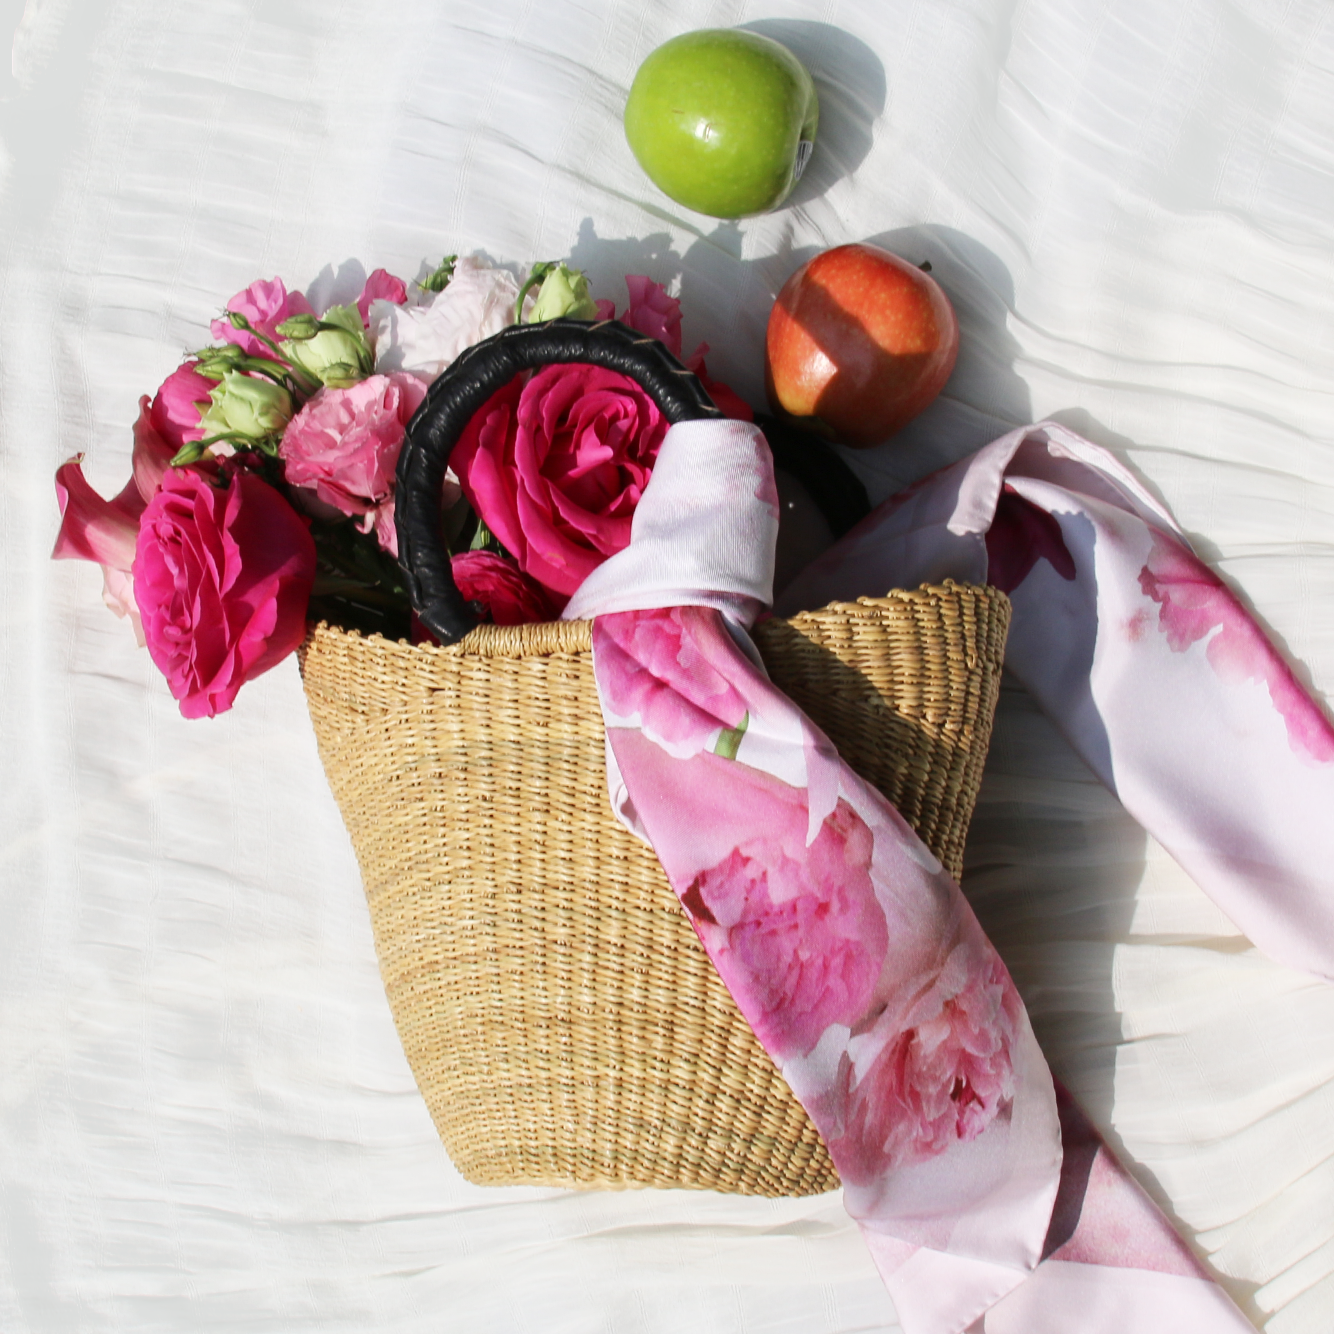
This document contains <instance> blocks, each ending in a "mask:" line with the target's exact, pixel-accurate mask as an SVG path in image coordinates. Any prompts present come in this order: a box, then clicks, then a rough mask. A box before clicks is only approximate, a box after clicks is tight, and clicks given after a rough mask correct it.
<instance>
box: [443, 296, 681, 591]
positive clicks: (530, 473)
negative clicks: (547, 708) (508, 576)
mask: <svg viewBox="0 0 1334 1334" xmlns="http://www.w3.org/2000/svg"><path fill="white" fill-rule="evenodd" d="M446 290H448V289H446ZM666 433H667V422H666V419H665V418H664V417H663V415H662V413H661V412H659V411H658V408H657V405H656V404H655V403H654V402H653V400H652V399H651V398H650V397H649V396H648V395H647V394H646V393H645V392H644V391H643V390H642V389H641V388H640V387H639V385H638V384H636V383H635V382H634V381H633V380H632V379H630V378H629V377H628V376H626V375H621V374H620V373H619V372H617V371H610V370H604V369H602V368H601V367H598V366H589V365H585V364H582V363H581V364H575V365H564V364H562V365H554V366H544V367H543V368H542V369H541V370H539V371H537V372H536V373H535V374H534V375H533V376H532V377H531V379H529V380H527V382H523V381H522V379H521V378H520V377H516V379H515V380H513V381H511V383H510V384H509V385H507V386H506V387H505V388H504V389H502V390H500V391H499V392H498V393H496V394H494V395H492V397H491V398H490V399H489V400H488V401H487V402H486V403H485V404H484V405H483V407H482V408H481V410H480V411H478V412H477V414H476V415H475V416H474V417H473V419H472V421H471V422H469V424H468V427H467V429H466V430H465V431H464V433H463V436H462V438H461V439H460V440H459V442H458V444H457V445H455V447H454V452H453V455H452V457H451V463H452V464H453V467H454V470H455V472H457V474H458V478H459V483H460V485H461V486H462V487H463V492H464V495H466V496H467V497H468V500H469V502H470V503H471V504H472V506H473V508H474V509H475V510H476V511H477V513H478V514H480V515H481V517H482V519H483V521H484V522H485V523H486V525H487V527H488V528H490V530H491V531H492V532H493V533H494V534H495V535H496V536H497V537H498V538H499V539H500V541H501V543H502V544H503V545H504V546H505V548H506V549H507V550H508V551H509V552H510V553H511V554H512V555H513V556H514V558H515V559H516V560H517V561H518V562H519V568H520V569H521V570H523V571H524V572H525V573H527V574H530V575H532V576H533V578H535V579H536V580H537V581H538V582H539V583H541V584H544V585H545V586H546V587H547V588H550V589H552V590H553V591H554V592H556V593H559V594H562V595H564V597H566V598H568V597H569V596H570V594H572V593H573V592H574V591H575V589H576V588H578V587H579V585H580V584H581V583H583V581H584V579H585V577H586V576H587V575H588V574H589V572H590V571H592V570H593V569H595V568H596V567H597V566H598V565H600V564H601V563H602V562H603V561H604V560H605V559H606V558H607V557H608V556H610V555H612V554H613V553H615V552H617V551H620V550H622V549H623V548H624V547H626V546H628V545H629V542H630V520H631V517H632V516H633V514H634V511H635V507H636V505H638V504H639V497H640V496H641V495H642V494H643V490H644V487H645V486H646V485H647V484H648V479H649V475H650V474H651V473H652V471H653V462H654V460H655V459H656V458H657V456H658V447H659V445H661V443H662V438H663V436H664V435H666Z"/></svg>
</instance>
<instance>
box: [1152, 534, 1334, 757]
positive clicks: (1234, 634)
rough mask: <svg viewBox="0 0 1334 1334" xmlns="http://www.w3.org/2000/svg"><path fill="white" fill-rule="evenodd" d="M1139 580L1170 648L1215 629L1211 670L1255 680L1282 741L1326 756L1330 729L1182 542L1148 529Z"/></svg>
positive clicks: (1332, 746) (1330, 753)
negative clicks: (1282, 731)
mask: <svg viewBox="0 0 1334 1334" xmlns="http://www.w3.org/2000/svg"><path fill="white" fill-rule="evenodd" d="M1139 585H1140V588H1141V589H1142V590H1143V591H1144V594H1145V596H1146V597H1150V598H1152V599H1153V600H1154V601H1155V602H1157V603H1158V604H1159V606H1160V610H1159V612H1158V627H1159V629H1160V630H1161V631H1162V632H1163V633H1164V634H1165V635H1166V636H1167V643H1168V646H1169V647H1170V648H1171V649H1172V650H1173V651H1174V652H1176V653H1181V652H1183V651H1184V650H1185V649H1187V648H1189V647H1190V646H1191V645H1192V644H1194V643H1197V642H1198V641H1199V640H1201V639H1203V638H1204V637H1205V636H1206V635H1209V634H1210V633H1211V632H1212V631H1214V630H1217V632H1218V633H1217V634H1214V635H1213V637H1212V638H1211V639H1210V640H1209V644H1208V647H1207V648H1206V649H1205V656H1206V657H1207V659H1208V662H1209V665H1210V666H1211V667H1212V668H1213V669H1214V671H1215V672H1216V673H1217V674H1218V675H1219V676H1220V677H1221V678H1222V679H1223V680H1225V681H1259V682H1263V683H1264V685H1265V687H1266V688H1267V689H1268V691H1269V698H1270V701H1271V703H1272V704H1273V706H1274V709H1275V711H1276V712H1277V713H1278V715H1279V716H1280V717H1281V718H1282V719H1283V723H1284V725H1285V726H1286V728H1287V732H1288V745H1289V746H1291V748H1292V749H1293V750H1294V751H1298V752H1300V753H1301V754H1304V755H1306V756H1307V757H1309V758H1310V759H1311V760H1314V761H1315V762H1316V763H1317V764H1328V763H1330V762H1331V761H1334V726H1332V725H1331V724H1330V721H1329V719H1328V718H1326V717H1325V714H1324V712H1323V711H1322V710H1321V708H1320V706H1319V705H1318V704H1317V703H1316V702H1315V701H1314V700H1313V699H1312V698H1311V696H1310V695H1308V694H1307V693H1306V691H1305V690H1304V689H1303V688H1302V685H1301V682H1300V681H1298V680H1297V678H1296V677H1295V676H1294V675H1293V674H1292V668H1291V667H1289V666H1288V664H1287V663H1286V662H1285V661H1284V660H1283V659H1282V658H1281V657H1280V656H1279V654H1278V653H1277V651H1276V650H1275V649H1274V646H1273V645H1272V644H1271V643H1270V642H1269V640H1268V639H1267V638H1266V637H1265V633H1264V631H1263V630H1261V629H1260V627H1259V626H1258V625H1256V623H1255V621H1254V620H1253V619H1252V617H1251V616H1250V614H1249V613H1248V612H1247V611H1246V608H1245V607H1243V606H1242V605H1241V603H1240V601H1239V600H1238V599H1237V596H1236V595H1235V594H1234V593H1233V592H1232V590H1231V589H1230V588H1228V586H1227V585H1226V584H1225V583H1224V582H1223V581H1222V580H1221V579H1220V578H1219V577H1218V576H1217V575H1216V574H1215V573H1214V572H1213V571H1212V570H1211V569H1210V568H1209V567H1208V566H1207V565H1205V564H1204V562H1203V561H1201V560H1199V559H1198V558H1197V557H1196V556H1195V555H1194V553H1193V552H1191V551H1190V550H1189V549H1188V548H1187V547H1186V546H1185V544H1184V543H1182V542H1178V541H1176V540H1175V539H1174V538H1171V537H1168V536H1167V535H1166V534H1164V533H1155V534H1154V536H1153V548H1152V550H1151V551H1150V552H1149V558H1148V560H1147V561H1146V562H1145V564H1144V568H1143V569H1142V570H1141V571H1140V575H1139Z"/></svg>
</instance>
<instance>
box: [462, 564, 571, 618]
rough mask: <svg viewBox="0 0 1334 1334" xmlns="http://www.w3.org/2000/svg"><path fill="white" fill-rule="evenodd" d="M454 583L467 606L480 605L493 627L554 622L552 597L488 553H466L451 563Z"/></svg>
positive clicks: (555, 615) (518, 570)
mask: <svg viewBox="0 0 1334 1334" xmlns="http://www.w3.org/2000/svg"><path fill="white" fill-rule="evenodd" d="M450 566H451V568H452V569H453V571H454V582H455V583H456V584H458V586H459V592H460V593H462V594H463V596H464V597H465V598H467V599H468V601H469V602H480V603H481V604H482V607H483V608H484V609H485V611H486V613H487V615H488V616H489V617H490V619H491V620H492V621H493V622H494V623H495V624H496V625H527V624H529V623H530V622H533V621H554V620H555V619H556V617H557V615H558V614H559V609H558V608H557V607H556V605H555V604H554V603H553V601H552V598H551V595H550V594H549V593H548V592H547V590H546V589H545V588H543V587H542V585H541V584H539V583H538V582H537V581H536V580H535V579H530V578H529V577H528V576H527V575H526V574H524V572H523V571H522V570H521V569H519V567H518V566H517V565H515V563H514V562H513V561H512V560H506V559H505V558H504V557H503V556H497V555H496V554H495V553H494V552H491V551H465V552H462V553H461V554H460V555H457V556H454V557H452V558H451V560H450Z"/></svg>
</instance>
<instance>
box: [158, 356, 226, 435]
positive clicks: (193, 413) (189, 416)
mask: <svg viewBox="0 0 1334 1334" xmlns="http://www.w3.org/2000/svg"><path fill="white" fill-rule="evenodd" d="M198 365H199V363H198V362H197V361H187V362H184V363H183V364H182V365H180V366H178V367H177V368H176V369H175V370H174V371H172V373H171V374H170V375H169V376H167V378H166V379H165V380H163V382H162V384H161V386H160V387H159V389H158V391H157V393H156V394H155V395H154V396H153V405H152V408H151V409H150V411H149V421H150V422H151V423H152V426H153V429H154V430H155V431H156V432H157V433H158V435H160V436H161V437H162V439H163V440H165V441H166V442H167V443H168V444H169V445H170V446H171V451H172V453H173V454H175V453H176V452H177V451H178V450H179V449H180V448H181V446H182V445H185V444H188V443H189V442H190V441H191V440H200V439H202V438H203V435H204V428H203V427H202V426H200V424H199V419H200V417H201V416H202V415H203V414H204V413H205V412H206V411H207V410H208V407H209V404H210V403H211V402H212V398H211V394H212V391H213V389H214V388H215V387H216V381H213V380H209V379H206V378H205V377H204V376H202V375H200V374H199V371H198V370H197V367H198Z"/></svg>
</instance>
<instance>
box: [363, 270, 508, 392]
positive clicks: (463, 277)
mask: <svg viewBox="0 0 1334 1334" xmlns="http://www.w3.org/2000/svg"><path fill="white" fill-rule="evenodd" d="M518 299H519V283H518V280H517V279H516V278H515V277H514V275H513V274H512V273H510V272H509V271H508V270H507V269H495V268H492V267H491V266H490V265H489V264H488V263H487V262H486V261H485V260H484V259H482V258H481V257H480V256H478V255H468V256H466V257H465V258H463V259H460V260H459V261H458V263H457V264H456V265H455V266H454V276H453V277H452V278H451V279H450V280H449V286H448V287H446V288H445V290H444V291H443V292H439V293H437V294H435V295H434V296H433V297H432V299H431V301H430V303H429V304H425V305H420V306H399V305H395V304H394V303H393V302H391V301H383V300H373V301H372V302H371V303H370V308H369V312H368V325H367V327H368V330H369V333H370V339H371V343H372V345H373V346H374V348H375V369H376V370H377V371H380V372H382V373H385V372H389V371H406V372H407V373H408V374H410V375H416V376H417V377H418V378H420V379H422V380H425V381H427V382H428V383H429V382H430V381H431V380H434V379H435V378H436V376H437V375H439V374H440V372H441V371H443V370H444V369H445V367H446V366H448V365H449V364H450V363H451V362H453V361H454V360H455V358H457V357H458V355H459V353H461V352H463V351H464V350H465V349H466V348H469V347H471V346H472V345H473V344H474V343H480V342H481V341H482V339H484V338H489V337H490V336H491V335H492V334H496V333H499V332H500V331H501V330H502V329H505V328H508V327H509V326H510V325H511V324H513V323H514V307H515V304H516V303H517V302H518Z"/></svg>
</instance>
